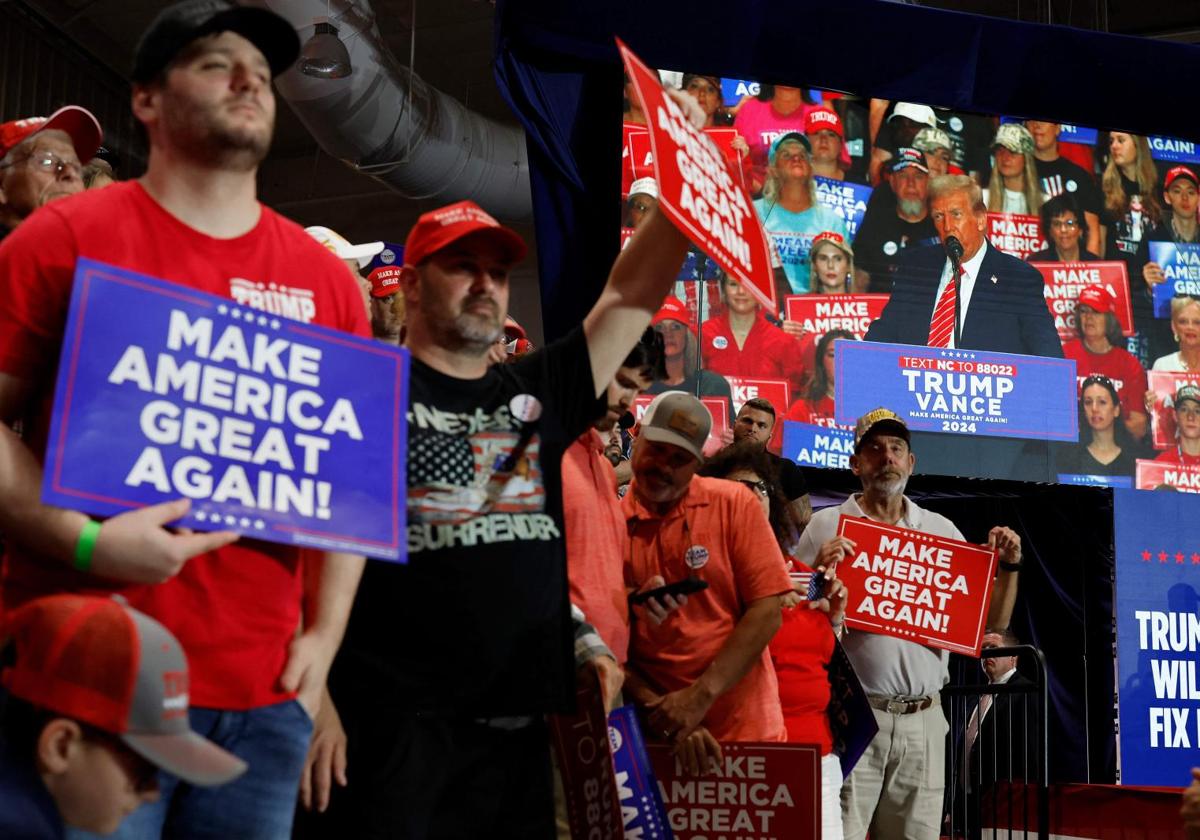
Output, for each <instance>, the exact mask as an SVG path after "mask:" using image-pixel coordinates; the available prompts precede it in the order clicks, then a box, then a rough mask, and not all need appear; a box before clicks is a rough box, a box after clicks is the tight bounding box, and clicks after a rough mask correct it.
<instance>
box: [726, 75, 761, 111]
mask: <svg viewBox="0 0 1200 840" xmlns="http://www.w3.org/2000/svg"><path fill="white" fill-rule="evenodd" d="M761 89H762V87H761V86H760V85H759V83H758V82H755V81H751V80H750V79H721V99H723V100H724V102H725V105H726V106H728V107H733V106H734V105H736V104H738V103H739V102H741V101H742V97H744V96H758V92H759V91H760V90H761Z"/></svg>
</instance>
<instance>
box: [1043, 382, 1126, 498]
mask: <svg viewBox="0 0 1200 840" xmlns="http://www.w3.org/2000/svg"><path fill="white" fill-rule="evenodd" d="M1120 417H1121V400H1120V397H1118V396H1117V388H1116V386H1115V385H1114V384H1113V381H1112V380H1111V379H1109V378H1108V377H1107V376H1101V375H1100V374H1093V375H1092V376H1089V377H1087V378H1086V379H1084V380H1083V389H1082V390H1081V392H1080V395H1079V443H1077V444H1074V445H1071V446H1067V447H1064V448H1062V449H1060V450H1059V452H1058V457H1057V458H1056V464H1055V466H1056V468H1057V472H1058V474H1059V475H1124V476H1131V477H1132V476H1133V474H1134V470H1135V469H1136V467H1137V463H1136V462H1137V459H1138V457H1139V456H1140V455H1141V453H1140V452H1139V451H1138V447H1137V445H1136V444H1135V443H1134V441H1133V439H1132V438H1130V437H1129V433H1128V432H1127V431H1126V430H1125V424H1124V423H1121V422H1119V420H1120Z"/></svg>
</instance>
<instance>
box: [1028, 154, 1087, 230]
mask: <svg viewBox="0 0 1200 840" xmlns="http://www.w3.org/2000/svg"><path fill="white" fill-rule="evenodd" d="M1033 162H1034V165H1035V166H1036V167H1037V174H1038V180H1039V181H1041V184H1042V193H1043V194H1044V195H1045V196H1046V198H1053V197H1054V196H1056V195H1062V194H1063V193H1066V194H1067V195H1070V196H1071V197H1072V198H1074V199H1075V203H1076V204H1078V205H1079V209H1080V210H1082V211H1083V212H1084V213H1095V214H1096V215H1097V216H1099V215H1100V213H1101V211H1102V210H1103V208H1104V196H1103V194H1102V193H1101V192H1100V187H1099V186H1098V185H1097V184H1096V179H1095V178H1093V177H1092V176H1091V175H1089V174H1088V173H1087V170H1085V169H1084V168H1083V167H1082V166H1080V165H1079V164H1077V163H1075V162H1074V161H1071V160H1067V159H1066V158H1065V157H1061V156H1060V157H1056V158H1055V159H1054V160H1038V159H1036V158H1034V161H1033ZM1043 233H1044V234H1046V235H1048V233H1049V232H1048V231H1043Z"/></svg>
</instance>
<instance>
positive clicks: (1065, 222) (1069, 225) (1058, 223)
mask: <svg viewBox="0 0 1200 840" xmlns="http://www.w3.org/2000/svg"><path fill="white" fill-rule="evenodd" d="M1050 227H1052V228H1055V229H1056V230H1074V229H1075V228H1077V227H1079V222H1077V221H1075V220H1074V219H1054V220H1053V221H1051V222H1050Z"/></svg>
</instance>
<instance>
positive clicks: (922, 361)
mask: <svg viewBox="0 0 1200 840" xmlns="http://www.w3.org/2000/svg"><path fill="white" fill-rule="evenodd" d="M833 346H834V365H835V368H834V370H835V374H834V379H835V383H836V384H835V386H834V387H835V390H836V392H837V393H836V395H835V397H834V405H835V406H836V410H837V417H836V419H837V422H838V423H840V424H844V425H847V426H852V425H853V424H854V422H855V421H856V419H857V418H859V417H861V416H862V415H864V414H866V413H867V412H868V411H871V410H872V409H875V408H878V407H879V406H884V407H886V408H890V409H891V410H892V411H894V412H896V413H897V414H899V415H900V416H901V417H903V418H904V420H905V422H906V423H907V424H908V426H909V428H910V429H912V430H913V431H922V432H949V433H952V434H963V435H984V436H987V437H1009V438H1032V439H1038V440H1066V441H1075V440H1077V439H1078V410H1077V408H1076V397H1075V389H1076V385H1075V362H1074V361H1071V360H1070V359H1050V358H1043V357H1041V356H1021V355H1017V354H1014V353H986V352H983V351H981V350H948V349H945V348H941V347H910V346H908V345H905V344H883V343H877V342H867V341H844V340H843V341H836V342H834V345H833Z"/></svg>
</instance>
